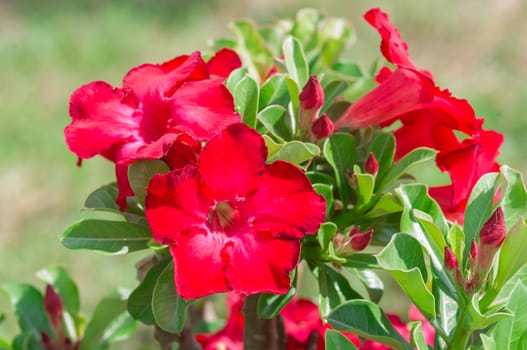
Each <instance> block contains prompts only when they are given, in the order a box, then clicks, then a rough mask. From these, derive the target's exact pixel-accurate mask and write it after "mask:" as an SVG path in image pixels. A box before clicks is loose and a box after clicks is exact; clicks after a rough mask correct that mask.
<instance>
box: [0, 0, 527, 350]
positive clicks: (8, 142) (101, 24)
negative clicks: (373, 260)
mask: <svg viewBox="0 0 527 350" xmlns="http://www.w3.org/2000/svg"><path fill="white" fill-rule="evenodd" d="M376 6H380V7H381V8H383V9H384V10H385V11H387V12H388V13H389V14H390V17H391V19H392V21H393V22H394V23H395V24H396V25H397V26H398V27H399V30H400V32H401V34H402V36H403V38H404V39H405V40H406V41H407V42H408V43H409V45H410V53H411V56H412V58H413V60H414V62H416V63H417V65H418V66H419V67H422V68H426V69H428V70H430V71H431V72H433V73H434V75H435V77H436V81H437V83H438V85H439V86H441V87H443V88H449V89H451V90H452V91H453V93H454V95H455V96H458V97H463V98H467V99H469V100H470V101H471V103H472V104H473V106H474V107H475V109H476V111H477V114H478V115H479V116H484V117H486V123H485V125H486V126H487V128H492V129H496V130H498V131H500V132H502V133H504V134H505V135H506V141H505V144H504V145H503V147H502V155H501V156H500V158H499V160H500V162H501V163H507V164H510V165H511V166H513V167H516V168H519V169H520V170H522V171H524V172H525V171H527V157H526V155H525V150H526V149H527V138H526V136H527V118H526V115H525V111H527V20H526V18H527V2H526V1H524V0H464V1H457V0H442V1H434V0H419V1H417V0H411V1H394V0H390V1H388V0H386V1H372V0H325V1H309V0H303V1H300V0H246V1H233V0H199V1H197V0H172V1H170V0H157V1H150V0H129V1H110V0H76V1H70V0H47V1H41V0H11V1H10V0H0V259H1V260H0V284H1V283H4V282H7V281H18V282H29V283H36V284H38V285H40V286H42V284H41V283H40V282H38V281H37V279H36V278H35V272H36V271H38V270H39V269H40V268H42V267H44V266H49V265H56V264H59V265H63V266H65V267H67V268H68V270H69V271H70V272H71V273H72V275H73V276H74V277H75V279H76V281H77V282H78V284H79V286H80V292H81V298H82V303H83V308H84V310H85V311H87V312H89V311H90V310H91V309H92V308H93V306H94V304H95V303H96V301H97V300H98V299H99V298H100V297H102V296H103V295H104V294H107V293H109V292H110V291H112V290H114V289H115V288H116V287H118V286H119V287H125V288H133V287H134V286H135V284H136V282H135V271H134V269H133V267H132V266H133V264H134V262H136V261H137V260H139V259H140V258H141V257H142V255H141V253H136V254H132V255H130V256H105V255H100V254H96V253H93V252H87V251H69V250H67V249H66V248H64V247H62V246H61V245H60V243H59V240H58V236H59V235H60V233H61V232H62V230H63V229H64V228H65V227H66V226H67V225H68V224H70V223H71V222H73V221H74V220H77V219H79V218H80V217H81V216H82V213H81V212H80V208H81V207H82V205H83V201H84V199H85V197H86V196H87V195H88V194H89V193H90V192H91V191H92V190H93V189H95V188H96V187H98V186H100V185H102V184H105V183H107V182H111V181H112V179H113V165H112V164H110V163H109V162H106V161H104V160H102V159H98V158H96V159H93V160H89V161H85V162H84V164H83V166H82V168H77V167H76V166H75V162H76V158H75V156H74V155H72V154H71V153H69V151H68V150H67V148H66V146H65V143H64V140H63V134H62V132H63V128H64V126H65V125H67V124H68V123H69V116H68V99H69V95H70V94H71V92H72V91H73V90H74V89H75V88H77V87H78V86H80V85H82V84H84V83H87V82H90V81H93V80H106V81H108V82H110V83H111V84H114V85H119V84H120V80H121V78H122V77H123V75H124V74H125V73H126V72H127V71H128V69H129V68H131V67H134V66H136V65H139V64H142V63H145V62H152V63H158V62H163V61H165V60H168V59H170V58H172V57H174V56H176V55H179V54H183V53H190V52H192V51H193V50H200V49H204V48H207V41H208V40H209V39H214V38H219V37H222V36H228V35H229V32H228V30H227V24H228V22H229V21H231V20H233V19H236V18H240V17H251V18H253V19H254V20H255V21H257V22H259V23H262V24H263V23H270V22H273V21H274V20H276V19H278V18H282V17H291V16H294V14H295V12H296V11H297V10H298V9H300V8H301V7H314V8H319V9H322V10H323V11H325V12H326V13H327V14H328V15H330V16H338V17H345V18H347V19H349V20H350V21H351V22H352V23H353V24H354V26H355V28H356V31H357V33H358V42H357V43H356V44H355V46H354V47H353V48H352V49H351V50H350V52H349V53H348V55H349V56H350V57H352V58H355V59H357V61H359V62H362V63H363V64H365V65H367V64H368V63H369V62H370V61H371V60H372V59H374V58H378V57H380V53H379V50H378V45H379V38H378V36H377V34H376V33H375V31H374V30H373V29H371V28H369V27H368V26H367V25H366V24H365V23H364V21H363V20H362V17H361V16H362V14H363V13H364V12H365V11H366V10H367V9H368V8H371V7H376ZM388 307H390V305H388ZM393 308H394V309H395V310H396V309H397V308H396V307H395V306H393ZM2 313H5V314H6V316H7V321H5V322H3V323H0V337H4V338H11V336H13V335H14V331H15V328H14V322H13V319H12V314H11V311H10V307H9V304H8V302H7V297H6V296H5V295H2V294H0V314H2ZM149 342H151V338H150V335H149V333H148V332H146V331H143V332H140V333H139V335H138V336H137V337H136V338H134V340H132V341H129V342H127V343H122V344H120V345H116V347H115V348H122V349H125V348H126V349H139V348H141V349H147V348H148V347H147V346H146V345H140V344H143V343H144V344H147V343H149Z"/></svg>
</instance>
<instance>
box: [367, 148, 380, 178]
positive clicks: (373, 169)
mask: <svg viewBox="0 0 527 350" xmlns="http://www.w3.org/2000/svg"><path fill="white" fill-rule="evenodd" d="M364 170H365V171H366V172H367V173H368V174H372V175H373V176H377V173H378V172H379V162H378V161H377V158H375V154H373V152H370V155H369V156H368V159H366V163H365V164H364Z"/></svg>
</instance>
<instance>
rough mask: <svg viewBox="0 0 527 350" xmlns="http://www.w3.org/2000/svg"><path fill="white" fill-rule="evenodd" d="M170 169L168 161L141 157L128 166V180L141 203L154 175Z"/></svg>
mask: <svg viewBox="0 0 527 350" xmlns="http://www.w3.org/2000/svg"><path fill="white" fill-rule="evenodd" d="M169 171H170V168H169V167H168V165H167V163H165V162H164V161H162V160H159V159H139V160H136V161H135V162H133V163H132V164H130V166H129V167H128V181H129V182H130V187H132V190H133V191H134V194H135V196H136V198H137V200H138V201H139V203H144V202H145V197H146V189H147V187H148V184H149V183H150V179H151V178H152V176H154V175H156V174H165V173H168V172H169Z"/></svg>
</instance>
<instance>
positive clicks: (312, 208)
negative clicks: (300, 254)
mask: <svg viewBox="0 0 527 350" xmlns="http://www.w3.org/2000/svg"><path fill="white" fill-rule="evenodd" d="M325 213H326V202H325V200H324V198H323V197H322V196H320V195H318V194H316V193H315V191H314V190H313V187H312V186H311V182H310V181H309V179H308V178H307V177H306V175H305V174H304V173H303V172H302V171H301V170H300V169H299V168H297V167H296V166H294V165H293V164H290V163H287V162H283V161H276V162H274V163H272V164H270V165H267V166H266V168H265V173H264V175H263V177H262V181H261V183H260V186H259V188H258V191H257V192H256V193H255V194H254V196H252V197H249V198H248V199H247V202H246V203H243V205H240V214H241V216H242V217H246V218H253V219H252V221H253V224H254V230H256V231H270V232H272V234H273V235H275V236H286V237H295V238H302V237H303V236H304V235H306V234H311V233H314V232H316V231H317V230H318V228H319V226H320V224H321V223H322V222H323V221H324V219H325V215H326V214H325ZM248 221H251V219H248Z"/></svg>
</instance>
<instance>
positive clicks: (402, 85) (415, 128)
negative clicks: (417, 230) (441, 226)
mask: <svg viewBox="0 0 527 350" xmlns="http://www.w3.org/2000/svg"><path fill="white" fill-rule="evenodd" d="M364 17H365V18H366V20H367V21H368V22H369V23H370V24H371V25H372V26H373V27H374V28H376V29H377V31H378V32H379V34H380V36H381V38H382V42H381V51H382V53H383V54H384V56H385V58H386V59H387V60H388V61H389V62H391V63H393V64H395V65H396V66H397V69H396V70H395V71H393V72H392V71H391V69H389V68H386V67H385V68H383V69H382V70H381V71H380V73H379V75H378V76H377V81H378V82H379V86H378V87H377V88H375V89H373V90H372V91H371V92H369V93H368V94H366V95H364V96H363V97H361V98H360V99H359V100H357V101H356V102H355V103H353V104H352V105H351V106H350V107H349V108H348V110H347V111H346V112H345V113H344V115H343V116H342V117H341V118H340V119H339V120H337V122H336V123H335V127H336V128H337V129H338V128H342V127H352V128H363V127H369V126H374V125H380V126H388V125H390V124H392V123H393V122H395V121H397V120H399V121H400V122H401V123H402V126H401V127H400V128H398V129H397V130H395V132H394V136H395V138H396V140H397V144H396V160H398V159H400V158H401V157H403V156H404V155H405V154H407V153H408V152H410V151H412V150H414V149H415V148H418V147H430V148H433V149H436V150H438V151H439V153H438V155H437V158H436V162H437V165H438V166H439V168H440V169H441V170H442V171H446V172H448V173H449V175H450V177H451V184H450V185H447V186H442V187H436V188H431V190H430V194H431V195H432V196H433V197H434V198H435V199H436V200H437V201H438V202H439V204H440V205H441V207H442V208H443V210H444V211H445V212H446V214H447V216H448V217H449V218H450V219H451V220H456V221H459V222H462V220H463V212H464V209H465V206H466V201H467V199H468V196H469V195H470V191H471V190H472V188H473V187H474V185H475V184H476V182H477V180H478V179H479V178H480V177H481V176H482V175H483V174H485V173H488V172H491V171H496V170H497V168H498V164H497V163H496V157H497V156H498V154H499V147H500V145H501V143H502V142H503V136H502V135H501V134H499V133H497V132H495V131H488V130H483V128H482V124H483V119H481V118H476V115H475V113H474V109H473V108H472V107H471V106H470V104H469V103H468V102H467V101H466V100H462V99H457V98H455V97H453V96H452V95H451V93H450V92H449V91H448V90H441V89H440V88H439V87H436V86H435V83H434V80H433V77H432V75H431V74H430V73H429V72H427V71H425V70H421V69H418V68H417V67H416V66H415V65H414V63H413V62H412V61H411V60H410V57H409V55H408V45H407V44H406V43H405V42H404V41H402V39H401V37H400V34H399V32H398V30H397V29H396V28H395V27H394V26H393V25H392V24H391V23H390V21H389V19H388V16H387V15H386V14H385V13H383V12H382V11H381V10H379V9H372V10H370V11H368V12H367V13H366V14H365V16H364ZM455 131H460V132H462V133H464V134H466V135H467V138H465V139H464V140H463V141H459V139H458V136H457V135H456V133H455Z"/></svg>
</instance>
